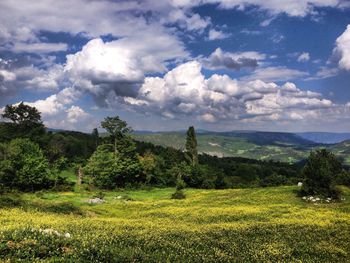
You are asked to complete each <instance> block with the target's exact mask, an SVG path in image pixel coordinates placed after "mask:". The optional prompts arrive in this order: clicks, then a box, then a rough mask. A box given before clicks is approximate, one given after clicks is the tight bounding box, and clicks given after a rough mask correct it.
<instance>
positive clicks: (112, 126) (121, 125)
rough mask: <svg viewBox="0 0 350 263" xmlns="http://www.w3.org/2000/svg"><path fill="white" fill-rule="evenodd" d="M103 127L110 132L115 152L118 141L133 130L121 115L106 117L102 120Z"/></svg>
mask: <svg viewBox="0 0 350 263" xmlns="http://www.w3.org/2000/svg"><path fill="white" fill-rule="evenodd" d="M101 127H102V128H103V129H105V130H106V131H107V132H108V133H109V134H110V137H111V139H112V141H113V144H114V153H115V154H117V152H118V151H117V141H118V140H120V139H122V138H123V137H125V136H126V135H127V134H129V133H130V132H131V131H132V129H131V127H129V126H128V124H127V123H126V121H124V120H122V119H120V118H119V116H115V117H106V118H105V119H104V120H103V121H102V122H101Z"/></svg>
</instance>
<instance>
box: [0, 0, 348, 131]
mask: <svg viewBox="0 0 350 263" xmlns="http://www.w3.org/2000/svg"><path fill="white" fill-rule="evenodd" d="M21 101H23V102H24V103H26V104H29V105H31V106H35V107H36V108H37V109H38V110H39V111H40V112H41V115H42V119H43V121H44V123H45V125H46V126H47V127H50V128H58V129H68V130H79V131H91V130H92V129H93V128H94V127H99V123H100V121H101V120H102V119H103V118H104V117H106V116H115V115H119V116H120V117H121V118H122V119H124V120H126V121H127V122H128V123H129V124H130V125H131V126H132V127H133V128H134V129H135V130H153V131H169V130H182V129H186V128H187V127H188V126H190V125H194V126H195V127H196V128H201V129H206V130H215V131H229V130H263V131H283V132H287V131H288V132H302V131H330V132H349V131H350V1H349V0H284V1H281V0H164V1H154V0H98V1H97V0H75V1H71V0H60V1H57V0H36V1H26V0H16V1H13V0H1V1H0V111H3V110H4V107H5V106H6V105H7V104H16V103H19V102H21Z"/></svg>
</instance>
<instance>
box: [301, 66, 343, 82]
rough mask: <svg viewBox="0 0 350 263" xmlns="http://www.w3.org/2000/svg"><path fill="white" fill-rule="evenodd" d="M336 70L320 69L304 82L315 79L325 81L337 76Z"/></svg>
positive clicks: (337, 71) (337, 70)
mask: <svg viewBox="0 0 350 263" xmlns="http://www.w3.org/2000/svg"><path fill="white" fill-rule="evenodd" d="M339 71H340V70H339V69H338V68H329V67H320V69H319V71H317V72H316V74H315V75H314V76H312V77H309V78H306V79H305V80H315V79H326V78H331V77H334V76H336V75H338V74H339Z"/></svg>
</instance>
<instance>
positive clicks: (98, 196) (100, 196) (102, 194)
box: [93, 191, 106, 199]
mask: <svg viewBox="0 0 350 263" xmlns="http://www.w3.org/2000/svg"><path fill="white" fill-rule="evenodd" d="M105 196H106V194H105V193H104V192H102V191H99V192H97V193H96V194H94V196H93V198H100V199H104V198H105Z"/></svg>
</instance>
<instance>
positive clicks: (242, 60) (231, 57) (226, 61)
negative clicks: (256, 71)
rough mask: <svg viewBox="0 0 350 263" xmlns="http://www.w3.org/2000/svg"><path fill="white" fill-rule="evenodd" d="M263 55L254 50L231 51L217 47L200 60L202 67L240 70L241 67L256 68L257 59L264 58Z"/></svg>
mask: <svg viewBox="0 0 350 263" xmlns="http://www.w3.org/2000/svg"><path fill="white" fill-rule="evenodd" d="M265 57H266V55H265V54H261V53H259V52H255V51H247V52H237V53H231V52H225V51H223V50H222V49H221V48H217V49H216V50H215V51H214V52H213V53H211V54H210V55H209V57H208V58H205V59H203V61H202V62H203V65H204V67H206V68H208V69H230V70H240V69H242V68H256V67H257V66H258V63H259V61H261V60H264V59H265Z"/></svg>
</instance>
